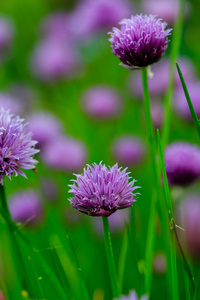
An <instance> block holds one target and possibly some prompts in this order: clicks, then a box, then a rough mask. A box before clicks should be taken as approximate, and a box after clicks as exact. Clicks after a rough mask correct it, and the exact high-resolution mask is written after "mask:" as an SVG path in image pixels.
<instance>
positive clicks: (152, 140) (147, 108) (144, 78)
mask: <svg viewBox="0 0 200 300" xmlns="http://www.w3.org/2000/svg"><path fill="white" fill-rule="evenodd" d="M141 75H142V86H143V97H144V114H145V121H146V129H147V134H148V139H149V146H150V152H151V160H152V169H153V178H154V181H155V183H154V187H155V188H156V189H157V187H158V173H157V166H156V144H155V136H154V128H153V122H152V117H151V106H150V95H149V89H148V79H147V68H142V69H141Z"/></svg>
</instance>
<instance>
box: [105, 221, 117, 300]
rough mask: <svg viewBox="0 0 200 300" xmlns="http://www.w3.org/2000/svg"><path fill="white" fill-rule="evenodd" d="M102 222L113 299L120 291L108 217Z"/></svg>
mask: <svg viewBox="0 0 200 300" xmlns="http://www.w3.org/2000/svg"><path fill="white" fill-rule="evenodd" d="M102 221H103V230H104V239H105V248H106V256H107V261H108V269H109V275H110V280H111V286H112V292H113V297H114V298H118V297H119V296H120V290H119V283H118V278H117V271H116V267H115V262H114V256H113V250H112V243H111V237H110V227H109V222H108V217H102Z"/></svg>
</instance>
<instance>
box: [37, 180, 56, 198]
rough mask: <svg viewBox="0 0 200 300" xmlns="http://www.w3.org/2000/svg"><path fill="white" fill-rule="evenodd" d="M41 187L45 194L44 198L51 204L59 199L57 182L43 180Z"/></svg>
mask: <svg viewBox="0 0 200 300" xmlns="http://www.w3.org/2000/svg"><path fill="white" fill-rule="evenodd" d="M41 187H42V191H43V193H44V196H45V198H46V199H47V200H49V202H52V203H53V202H55V201H56V200H57V197H58V186H57V184H56V182H55V180H52V179H49V178H46V177H45V178H42V180H41Z"/></svg>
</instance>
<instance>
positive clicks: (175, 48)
mask: <svg viewBox="0 0 200 300" xmlns="http://www.w3.org/2000/svg"><path fill="white" fill-rule="evenodd" d="M179 2H180V12H179V16H178V18H177V21H176V23H175V25H174V31H173V40H172V49H171V63H170V76H169V84H168V89H167V93H166V96H165V119H164V123H163V130H162V145H163V147H165V146H166V144H167V143H168V139H169V132H170V124H171V122H170V121H171V113H172V97H173V90H174V71H175V62H176V60H177V57H178V53H179V49H180V44H181V38H182V29H183V16H184V2H185V0H180V1H179Z"/></svg>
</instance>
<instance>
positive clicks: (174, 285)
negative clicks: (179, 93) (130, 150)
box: [157, 129, 179, 300]
mask: <svg viewBox="0 0 200 300" xmlns="http://www.w3.org/2000/svg"><path fill="white" fill-rule="evenodd" d="M157 139H158V148H159V156H160V161H161V166H162V173H163V181H164V191H165V197H166V207H167V210H168V216H169V222H170V223H171V213H172V205H171V199H170V193H169V186H168V182H167V174H166V169H165V162H164V156H163V151H162V146H161V140H160V134H159V129H157ZM170 229H171V234H170V237H171V238H170V253H171V265H170V269H171V283H172V299H173V300H178V299H179V292H178V279H177V265H176V248H175V235H174V232H173V231H172V229H173V225H172V226H171V228H170Z"/></svg>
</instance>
